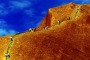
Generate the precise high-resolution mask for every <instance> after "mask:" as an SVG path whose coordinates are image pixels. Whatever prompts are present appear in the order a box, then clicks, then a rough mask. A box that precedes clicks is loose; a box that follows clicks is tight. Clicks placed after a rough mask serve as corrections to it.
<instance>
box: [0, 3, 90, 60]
mask: <svg viewBox="0 0 90 60" xmlns="http://www.w3.org/2000/svg"><path fill="white" fill-rule="evenodd" d="M58 20H59V21H60V22H61V23H60V24H57V21H58ZM45 26H48V27H49V28H48V30H42V29H43V27H45ZM9 37H10V36H4V37H0V60H5V56H4V54H5V52H6V49H7V46H8V43H9V42H10V41H9V40H10V39H9ZM13 40H14V41H13V44H12V46H11V49H10V58H9V60H90V4H84V5H79V4H74V3H72V2H71V3H69V4H66V5H63V6H59V7H55V8H50V9H49V11H48V13H47V15H46V16H45V18H44V19H43V20H42V23H41V24H40V26H39V27H38V28H37V30H36V31H35V32H29V31H28V32H25V33H22V34H19V35H16V36H15V37H14V38H13Z"/></svg>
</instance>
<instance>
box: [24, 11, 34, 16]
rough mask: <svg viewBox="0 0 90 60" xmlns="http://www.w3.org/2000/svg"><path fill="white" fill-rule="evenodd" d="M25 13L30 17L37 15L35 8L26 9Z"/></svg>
mask: <svg viewBox="0 0 90 60" xmlns="http://www.w3.org/2000/svg"><path fill="white" fill-rule="evenodd" d="M24 12H25V14H27V15H28V16H29V17H33V16H34V15H35V10H34V9H28V10H25V11H24Z"/></svg>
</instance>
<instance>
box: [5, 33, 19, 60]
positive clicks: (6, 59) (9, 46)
mask: <svg viewBox="0 0 90 60" xmlns="http://www.w3.org/2000/svg"><path fill="white" fill-rule="evenodd" d="M18 34H20V33H17V34H15V35H14V36H11V37H10V43H9V44H8V47H7V49H6V53H5V57H6V58H5V60H8V59H9V58H10V48H11V45H12V43H13V38H14V37H15V36H16V35H18Z"/></svg>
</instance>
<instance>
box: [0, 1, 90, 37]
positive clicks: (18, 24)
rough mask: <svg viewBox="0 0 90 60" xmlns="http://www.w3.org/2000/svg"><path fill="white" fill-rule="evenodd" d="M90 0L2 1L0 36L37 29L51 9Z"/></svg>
mask: <svg viewBox="0 0 90 60" xmlns="http://www.w3.org/2000/svg"><path fill="white" fill-rule="evenodd" d="M69 2H74V3H78V4H81V3H82V2H84V3H90V0H0V36H3V35H8V34H15V33H17V32H24V31H26V30H28V29H29V28H35V27H37V26H38V25H39V24H40V22H41V20H42V19H43V17H44V16H45V15H46V13H47V11H48V9H49V8H52V7H55V6H60V5H63V4H67V3H69Z"/></svg>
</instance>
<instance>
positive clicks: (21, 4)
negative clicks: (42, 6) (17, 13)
mask: <svg viewBox="0 0 90 60" xmlns="http://www.w3.org/2000/svg"><path fill="white" fill-rule="evenodd" d="M9 4H10V5H11V7H13V8H18V9H24V8H26V7H29V6H31V2H29V1H10V2H9Z"/></svg>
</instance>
